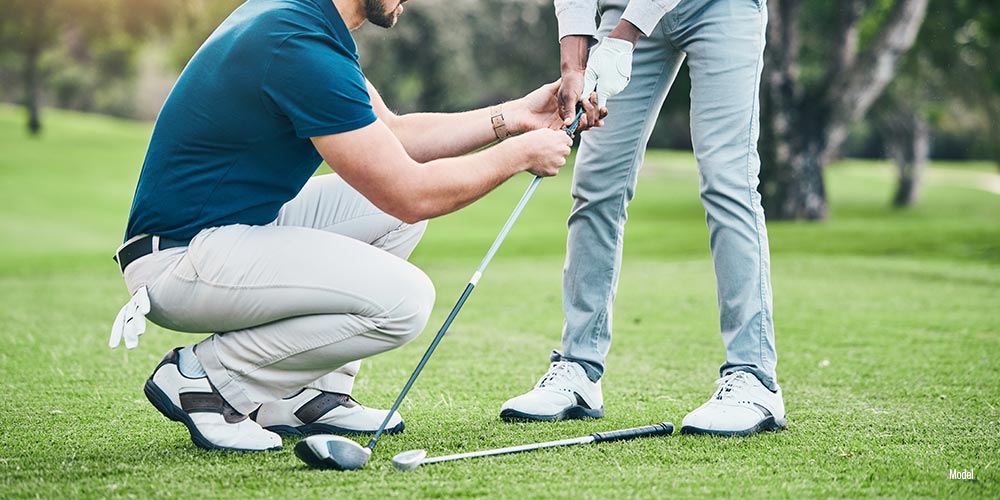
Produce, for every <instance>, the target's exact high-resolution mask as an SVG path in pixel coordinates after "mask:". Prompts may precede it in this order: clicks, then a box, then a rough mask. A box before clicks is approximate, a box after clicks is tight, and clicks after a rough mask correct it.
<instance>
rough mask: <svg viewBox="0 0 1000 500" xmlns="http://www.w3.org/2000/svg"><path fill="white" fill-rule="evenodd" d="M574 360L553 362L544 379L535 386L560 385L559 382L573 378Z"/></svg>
mask: <svg viewBox="0 0 1000 500" xmlns="http://www.w3.org/2000/svg"><path fill="white" fill-rule="evenodd" d="M572 363H573V362H572V361H556V362H555V363H552V367H551V368H549V371H548V372H547V373H546V374H545V375H543V376H542V379H541V380H539V381H538V383H537V384H535V387H538V388H542V387H545V386H547V385H550V384H552V385H559V382H562V381H566V380H572V379H573V376H574V375H576V374H575V373H574V370H573V367H572V366H571V364H572Z"/></svg>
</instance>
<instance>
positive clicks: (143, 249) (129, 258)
mask: <svg viewBox="0 0 1000 500" xmlns="http://www.w3.org/2000/svg"><path fill="white" fill-rule="evenodd" d="M159 240H160V244H159V248H157V249H156V250H166V249H168V248H177V247H186V246H188V244H189V243H191V239H190V238H188V239H186V240H172V239H170V238H159ZM151 253H153V236H150V235H147V236H143V237H142V238H139V239H137V240H135V241H133V242H132V243H129V244H128V245H125V246H124V247H122V249H121V250H119V251H118V253H117V254H115V256H114V259H115V262H117V263H118V266H119V267H121V269H122V272H125V268H126V267H127V266H128V265H129V264H131V263H132V262H133V261H135V260H136V259H138V258H139V257H145V256H147V255H149V254H151Z"/></svg>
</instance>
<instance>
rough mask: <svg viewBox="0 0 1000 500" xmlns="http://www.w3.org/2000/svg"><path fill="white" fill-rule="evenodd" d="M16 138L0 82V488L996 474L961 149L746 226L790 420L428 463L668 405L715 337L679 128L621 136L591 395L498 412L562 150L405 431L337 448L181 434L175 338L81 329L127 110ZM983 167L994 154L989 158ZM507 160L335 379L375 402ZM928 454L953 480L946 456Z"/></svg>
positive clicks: (109, 315)
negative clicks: (758, 264)
mask: <svg viewBox="0 0 1000 500" xmlns="http://www.w3.org/2000/svg"><path fill="white" fill-rule="evenodd" d="M45 118H46V125H47V129H46V132H45V135H44V136H43V137H41V138H40V139H28V138H26V137H25V135H24V132H23V130H22V124H21V119H22V117H21V114H20V111H19V110H16V109H14V108H9V107H0V152H2V153H0V208H2V211H0V235H2V236H0V238H2V244H0V301H2V303H3V304H4V307H3V308H2V309H0V389H2V391H3V397H2V398H0V492H2V493H0V496H2V497H4V498H30V497H42V498H65V497H130V498H148V497H186V498H191V497H195V498H291V497H296V498H334V497H349V498H360V497H369V498H378V497H381V496H390V495H393V496H406V497H450V496H461V497H520V498H548V497H585V498H656V497H667V496H678V497H689V498H690V497H721V496H729V497H731V496H741V497H751V498H753V497H765V498H766V497H856V496H881V497H953V498H970V497H980V498H997V497H998V496H1000V486H998V484H1000V483H998V481H1000V472H998V467H1000V464H998V462H1000V444H998V443H1000V410H998V405H1000V384H998V381H1000V361H998V359H1000V195H997V194H994V193H990V192H988V191H986V190H984V189H979V188H976V187H975V186H977V185H982V184H983V182H984V179H987V180H988V179H990V178H991V176H993V177H994V178H995V176H996V173H995V172H996V170H995V168H994V167H992V166H990V165H987V164H972V165H969V164H965V165H958V166H954V165H949V166H948V168H935V169H933V170H932V175H931V176H930V178H929V181H928V185H927V187H926V191H925V195H924V199H923V201H922V203H921V204H920V205H919V206H918V207H916V208H914V209H912V210H909V211H905V212H896V211H893V210H892V209H890V208H888V206H887V201H888V199H889V195H890V191H891V187H892V186H891V177H890V172H891V171H890V169H889V167H888V166H887V165H885V164H882V163H873V162H854V161H851V162H843V163H841V164H838V165H836V166H834V167H832V168H831V169H830V170H829V172H828V185H829V189H830V198H831V202H832V207H833V212H832V217H831V220H830V221H829V222H827V223H823V224H801V223H780V224H779V223H773V224H771V226H770V231H771V244H772V249H773V281H774V300H775V321H776V324H777V331H778V348H779V354H780V363H779V377H780V380H781V382H782V385H783V388H784V390H785V402H786V405H787V409H788V413H789V420H790V429H789V430H788V431H787V432H782V433H776V434H767V435H761V436H754V437H750V438H745V439H725V438H714V437H690V436H680V435H674V436H671V437H668V438H656V439H647V440H641V441H633V442H629V443H607V444H602V445H596V446H581V447H574V448H565V449H558V450H546V451H540V452H536V453H531V454H524V455H517V456H508V457H497V458H488V459H480V460H475V461H466V462H458V463H450V464H438V465H432V466H427V467H423V468H420V469H418V470H416V471H414V472H410V473H406V474H405V475H404V474H403V473H399V472H396V471H394V470H393V469H392V467H391V465H390V462H389V459H390V458H391V457H392V456H393V455H394V454H396V453H398V452H400V451H403V450H408V449H413V448H425V449H427V450H428V451H429V453H430V455H439V454H445V453H453V452H461V451H469V450H476V449H484V448H493V447H501V446H509V445H513V444H522V443H530V442H536V441H545V440H554V439H562V438H566V437H575V436H579V435H585V434H589V433H591V432H596V431H601V430H610V429H616V428H623V427H631V426H637V425H645V424H650V423H654V422H659V421H673V422H674V423H675V424H679V423H680V420H681V419H682V418H683V416H684V415H685V413H686V412H687V411H689V410H690V409H691V408H693V407H695V406H697V405H698V404H700V403H701V402H702V401H703V400H704V399H705V398H706V397H708V395H709V394H710V393H711V391H712V390H713V389H714V385H713V384H712V382H713V380H714V378H715V376H716V374H717V371H716V370H717V366H718V364H719V363H720V362H721V360H722V348H721V344H720V341H719V338H718V334H717V333H716V331H717V316H716V304H715V291H714V277H713V274H712V266H711V260H710V259H709V255H708V249H707V235H706V230H705V226H704V216H703V213H702V210H701V208H700V205H699V202H698V198H697V183H698V181H697V174H696V172H695V170H694V165H693V159H692V157H691V155H690V154H688V153H677V152H653V153H651V154H650V155H649V157H648V158H647V165H646V167H645V169H644V171H643V174H642V179H641V183H640V186H639V189H638V198H637V200H636V202H635V203H634V204H633V206H632V208H631V211H630V214H631V220H630V223H629V227H628V231H627V233H626V249H625V254H626V260H625V265H624V269H623V273H622V277H621V291H620V293H619V296H618V302H617V306H616V309H615V325H616V335H615V341H614V346H613V348H612V352H611V356H610V359H609V371H608V374H607V376H606V377H605V381H604V384H605V385H604V390H605V399H606V401H605V404H606V407H607V416H606V417H605V418H604V419H603V420H596V421H587V422H568V423H558V424H534V425H530V424H513V425H512V424H505V423H501V422H500V421H499V420H498V418H497V412H498V410H499V406H500V404H501V403H502V402H503V401H504V400H505V399H506V398H508V397H510V396H512V395H515V394H518V393H520V392H522V391H524V390H527V389H528V388H530V387H531V385H532V384H533V383H534V382H535V380H536V379H537V377H538V376H540V375H541V374H542V373H543V372H544V370H545V368H546V355H547V353H548V351H549V350H550V349H552V348H554V347H558V339H559V332H560V323H561V311H560V300H561V299H560V271H561V267H562V253H563V249H564V245H565V218H566V213H567V210H568V207H569V197H568V191H569V181H570V176H569V175H568V174H569V172H566V173H565V174H564V175H561V176H559V177H558V178H555V179H549V180H546V181H545V182H544V183H543V184H542V186H541V187H540V188H539V191H538V193H537V194H536V196H535V198H534V199H533V200H532V201H531V203H530V204H529V206H528V209H527V211H526V212H525V214H524V215H523V217H522V219H521V220H520V221H519V222H518V224H517V225H516V226H515V228H514V230H513V231H512V233H511V235H510V237H509V239H508V241H507V243H506V244H505V246H504V248H503V249H501V251H500V253H499V254H498V256H497V258H496V259H495V260H494V261H493V263H492V265H491V267H490V269H489V270H488V271H487V273H486V275H485V276H484V278H483V279H482V281H481V282H480V286H479V287H478V288H477V289H476V292H475V293H474V294H473V296H472V297H471V298H470V300H469V302H468V304H467V305H466V307H465V308H464V309H463V311H462V313H461V315H460V316H459V318H458V320H457V321H456V323H455V325H454V326H453V327H452V330H451V331H450V333H449V334H448V336H447V337H446V338H445V340H444V341H443V342H442V344H441V346H440V347H439V349H438V350H437V352H436V353H435V355H434V357H433V358H432V359H431V361H430V363H429V364H428V366H427V368H426V370H425V371H424V373H423V374H422V375H421V377H420V379H419V380H418V381H417V383H416V385H415V386H414V389H413V391H412V392H411V393H410V396H409V397H408V399H407V400H406V401H405V402H404V404H403V408H402V411H403V415H404V416H405V418H406V421H407V430H406V432H405V433H404V434H402V435H398V436H387V437H385V438H384V439H382V441H381V442H380V444H379V446H378V448H377V449H376V452H375V454H374V456H373V457H372V460H371V462H370V463H369V465H368V467H366V468H365V469H364V470H362V471H357V472H352V473H338V472H329V471H327V472H321V471H313V470H308V469H305V468H304V467H303V466H302V465H301V464H300V463H299V462H298V461H297V460H296V459H295V457H294V456H293V454H292V452H291V445H292V444H293V441H286V449H285V450H284V451H281V452H278V453H270V454H229V453H218V452H211V453H210V452H204V451H201V450H199V449H197V448H195V447H194V445H193V444H192V443H191V442H190V440H189V439H188V437H187V433H186V431H185V430H184V428H183V427H182V426H181V425H179V424H176V423H173V422H169V421H167V420H166V419H165V418H163V417H162V416H160V415H159V414H158V413H156V411H155V410H153V408H152V407H151V406H150V405H149V404H148V403H147V402H146V401H145V399H144V397H143V395H142V383H143V381H144V380H145V378H146V377H147V376H148V374H149V372H150V371H151V370H152V368H153V367H154V365H155V363H156V362H157V361H158V360H159V359H160V357H161V356H162V355H163V353H164V352H165V351H166V350H168V349H169V348H171V347H173V346H175V345H181V344H185V343H190V342H193V341H195V340H196V339H198V338H200V337H199V336H193V335H190V334H180V333H174V332H168V331H164V330H162V329H159V328H152V329H151V331H150V332H148V333H147V334H146V335H145V336H143V337H142V342H141V344H140V347H139V348H138V349H137V350H134V351H125V350H123V349H122V350H117V351H111V350H108V349H107V346H106V332H107V329H108V326H109V324H110V321H111V320H112V319H113V318H114V315H115V313H116V312H117V310H118V307H120V306H121V304H122V303H123V301H124V300H125V299H126V292H125V291H124V289H123V286H122V284H121V279H120V277H119V275H118V274H117V272H116V270H115V267H114V264H113V263H112V262H111V260H110V258H109V254H110V252H111V251H112V250H113V248H114V247H115V246H116V243H117V242H118V241H119V240H120V233H121V231H122V227H123V225H124V222H125V217H126V216H127V212H128V207H129V203H130V200H131V195H132V190H133V188H134V183H135V179H136V177H137V175H138V168H139V164H140V163H141V160H142V155H143V152H144V149H145V146H146V140H147V139H148V134H149V131H150V127H149V125H147V124H135V123H131V122H122V121H115V120H110V119H106V118H100V117H93V116H85V115H78V114H71V113H61V112H55V111H49V112H46V115H45ZM994 180H995V179H994ZM528 181H529V179H528V177H527V176H524V177H519V178H516V179H514V180H513V181H511V182H510V183H508V184H507V185H506V186H504V187H502V188H501V189H500V190H498V191H497V192H496V193H494V194H491V195H490V196H488V197H487V198H486V199H484V200H482V201H481V202H479V203H476V204H475V205H473V206H472V207H470V208H469V209H467V210H465V211H463V212H461V213H459V214H454V215H450V216H447V217H444V218H442V219H440V220H437V221H434V222H433V223H432V224H431V225H430V228H429V230H428V233H427V235H426V237H425V240H424V242H423V243H422V244H421V246H420V247H419V248H418V250H417V252H416V253H415V254H414V256H413V261H414V262H415V263H417V264H418V265H419V266H421V267H422V268H424V269H425V270H426V271H427V273H428V274H429V275H430V276H431V278H432V279H433V280H434V282H435V284H436V286H437V291H438V303H437V306H436V308H435V313H434V316H433V317H432V319H431V322H430V325H429V326H428V330H427V331H426V332H425V333H424V335H423V336H421V337H420V338H418V339H417V340H416V341H414V342H413V343H412V344H411V345H408V346H406V347H404V348H402V349H399V350H397V351H395V352H391V353H387V354H386V355H383V356H379V357H376V358H374V359H371V360H369V361H367V362H366V363H365V367H364V368H363V370H362V373H361V376H360V377H359V379H358V382H357V386H356V390H355V396H356V397H357V398H358V399H359V400H361V401H362V402H364V403H366V404H368V405H372V406H381V407H386V406H388V405H389V404H391V402H392V400H393V399H394V398H395V396H396V394H397V393H398V391H399V389H400V388H401V387H402V385H403V383H404V382H405V380H406V378H407V377H408V376H409V373H410V371H411V370H412V368H413V366H414V365H415V364H416V362H417V360H418V359H419V357H420V355H421V354H422V352H423V350H424V349H425V347H426V346H427V343H428V342H430V340H431V338H432V335H433V333H434V331H435V330H436V329H437V327H438V326H439V325H440V323H441V321H442V320H443V319H444V316H445V315H446V314H447V312H448V310H449V309H450V308H451V306H452V304H453V303H454V300H455V299H457V297H458V295H459V293H460V292H461V290H462V288H463V287H464V285H465V282H466V280H467V279H468V278H469V275H470V274H471V273H472V271H473V270H474V269H475V266H476V265H477V264H478V261H479V259H480V258H481V256H482V254H483V253H484V252H485V250H486V249H487V247H488V246H489V244H490V242H491V241H492V239H493V237H494V236H495V235H496V233H497V231H498V230H499V229H500V226H501V225H502V224H503V221H504V220H505V219H506V217H507V215H508V214H509V212H510V210H511V208H512V207H513V205H514V203H515V202H516V200H517V198H518V197H519V196H520V193H521V192H522V191H523V189H524V187H525V186H527V183H528ZM950 469H957V470H958V471H962V470H974V474H975V480H974V481H960V480H949V479H948V476H949V471H950Z"/></svg>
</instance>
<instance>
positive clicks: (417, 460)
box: [392, 450, 427, 472]
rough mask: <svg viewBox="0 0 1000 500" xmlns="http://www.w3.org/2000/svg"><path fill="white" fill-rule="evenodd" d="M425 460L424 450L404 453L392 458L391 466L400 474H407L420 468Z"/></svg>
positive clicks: (425, 452)
mask: <svg viewBox="0 0 1000 500" xmlns="http://www.w3.org/2000/svg"><path fill="white" fill-rule="evenodd" d="M425 458H427V451H426V450H410V451H404V452H402V453H399V454H397V455H396V456H394V457H392V466H393V467H395V468H396V470H398V471H400V472H407V471H411V470H413V469H416V468H417V467H420V464H422V463H424V459H425Z"/></svg>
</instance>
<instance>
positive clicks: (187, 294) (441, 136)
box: [111, 0, 596, 451]
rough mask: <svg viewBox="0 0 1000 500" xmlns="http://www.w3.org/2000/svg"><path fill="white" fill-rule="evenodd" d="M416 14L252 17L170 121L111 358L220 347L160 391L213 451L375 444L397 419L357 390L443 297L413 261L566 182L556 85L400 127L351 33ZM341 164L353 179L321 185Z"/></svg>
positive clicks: (231, 26) (201, 69)
mask: <svg viewBox="0 0 1000 500" xmlns="http://www.w3.org/2000/svg"><path fill="white" fill-rule="evenodd" d="M387 2H388V3H387ZM402 11H403V7H402V2H399V1H397V0H249V1H248V2H246V3H245V4H243V5H242V6H241V7H240V8H238V9H237V10H236V11H235V12H233V14H232V15H231V16H230V17H229V18H228V19H227V20H226V21H225V22H224V23H223V24H222V25H221V26H220V27H219V28H218V29H217V30H216V31H215V33H213V34H212V36H211V37H210V38H209V39H208V40H207V41H206V42H205V44H204V45H203V46H202V47H201V49H200V50H199V51H198V52H197V53H196V54H195V56H194V57H193V58H192V60H191V61H190V63H189V64H188V66H187V67H186V68H185V70H184V72H183V73H182V74H181V76H180V79H179V80H178V82H177V84H176V86H175V87H174V89H173V91H172V92H171V94H170V96H169V98H168V99H167V101H166V103H165V104H164V106H163V109H162V111H161V113H160V115H159V117H158V119H157V122H156V126H155V129H154V132H153V136H152V139H151V141H150V145H149V150H148V152H147V154H146V158H145V163H144V165H143V168H142V173H141V175H140V178H139V183H138V187H137V189H136V193H135V199H134V202H133V205H132V211H131V215H130V216H129V220H128V227H127V231H126V234H125V243H124V244H123V245H122V246H121V247H120V248H119V249H118V252H117V253H116V260H117V261H118V263H119V266H120V267H121V269H122V272H123V275H124V278H125V283H126V285H127V286H128V290H129V292H130V293H131V294H132V299H131V300H130V301H129V303H128V304H126V306H125V307H124V308H123V309H122V311H121V312H120V313H119V316H118V318H117V320H116V322H115V326H114V327H113V328H112V338H111V344H112V347H114V346H116V345H118V343H119V342H120V341H121V339H122V338H123V337H124V340H125V344H126V346H127V347H130V348H131V347H135V345H136V343H137V340H138V339H137V336H138V334H140V333H141V332H142V331H143V330H144V328H145V326H144V325H145V316H148V317H149V319H150V320H152V321H153V322H154V323H156V324H158V325H161V326H163V327H165V328H169V329H172V330H178V331H184V332H214V334H213V335H211V336H210V337H208V338H206V339H205V340H203V341H201V342H199V343H197V344H195V345H192V346H187V347H183V348H177V349H174V350H172V351H171V352H169V353H168V354H167V356H166V357H165V358H164V359H163V361H162V362H161V363H160V364H159V366H157V367H156V369H155V371H154V372H153V374H152V375H151V376H150V378H149V380H148V381H147V382H146V386H145V393H146V396H147V397H148V398H149V400H150V401H151V402H152V403H153V405H154V406H155V407H156V408H157V410H159V411H160V412H161V413H163V414H164V415H165V416H166V417H167V418H169V419H171V420H175V421H178V422H181V423H183V424H184V425H185V426H187V428H188V430H189V431H190V433H191V439H192V440H193V441H194V442H195V444H197V445H198V446H200V447H202V448H206V449H223V450H242V451H247V450H251V451H256V450H273V449H279V448H280V447H281V439H280V438H279V436H278V434H292V435H298V434H309V433H316V432H333V433H341V434H344V433H368V432H374V430H375V429H376V428H377V427H378V425H379V424H380V423H381V422H382V420H383V419H384V418H385V415H386V412H385V411H383V410H373V409H369V408H365V407H363V406H362V405H360V404H358V403H357V402H356V401H355V400H354V399H353V398H352V397H351V389H352V385H353V381H354V376H355V374H356V373H357V371H358V367H359V361H358V360H360V359H362V358H366V357H368V356H372V355H375V354H378V353H380V352H384V351H387V350H389V349H392V348H395V347H398V346H400V345H402V344H404V343H406V342H408V341H409V340H411V339H413V338H414V337H415V336H416V335H418V334H419V333H420V331H421V330H422V329H423V328H424V325H425V323H426V322H427V318H428V315H429V313H430V311H431V307H432V305H433V302H434V288H433V286H432V284H431V281H430V280H429V279H428V278H427V276H426V275H425V274H424V273H423V272H422V271H420V270H419V269H418V268H416V267H415V266H413V265H412V264H410V263H409V262H407V260H406V259H407V257H408V256H409V254H410V252H411V251H412V250H413V248H414V246H415V245H416V244H417V242H418V241H419V240H420V237H421V235H422V233H423V231H424V227H425V222H423V221H425V220H426V219H429V218H432V217H436V216H439V215H442V214H447V213H449V212H452V211H455V210H458V209H460V208H462V207H464V206H466V205H468V204H470V203H472V202H473V201H475V200H477V199H478V198H480V197H482V196H483V195H485V194H486V193H488V192H489V191H490V190H492V189H493V188H495V187H497V186H498V185H499V184H501V183H502V182H504V181H505V180H507V179H508V178H510V177H512V176H513V175H515V174H517V173H519V172H522V171H525V170H527V171H530V172H531V173H533V174H536V175H543V176H551V175H555V174H556V173H557V172H558V170H559V168H560V167H561V166H563V165H564V164H565V157H566V155H568V154H569V152H570V139H569V138H568V137H567V136H566V134H565V133H563V132H561V131H560V130H558V129H559V127H560V126H561V125H562V120H561V119H560V118H559V116H558V113H557V110H556V108H557V105H556V99H555V93H556V90H557V86H558V85H557V84H551V85H547V86H544V87H542V88H540V89H539V90H536V91H535V92H532V93H531V94H529V95H527V96H525V97H523V98H521V99H518V100H515V101H512V102H509V103H506V104H504V105H503V106H502V107H499V106H496V107H493V108H490V109H482V110H478V111H470V112H466V113H457V114H412V115H406V116H396V115H394V114H393V113H391V112H390V111H389V110H388V108H387V107H386V106H385V104H384V103H383V102H382V100H381V98H380V97H379V95H378V93H377V92H376V91H375V89H374V88H373V87H372V86H371V84H370V83H368V82H367V80H366V79H365V77H364V75H363V74H362V71H361V67H360V66H359V65H358V55H357V52H356V47H355V43H354V40H353V38H352V36H351V33H350V30H352V29H354V28H357V27H358V26H360V25H361V24H362V23H363V22H364V21H365V20H368V21H370V22H372V23H373V24H377V25H380V26H383V27H387V28H388V27H390V26H392V25H393V24H394V23H395V22H396V19H397V17H398V16H399V15H400V14H401V13H402ZM587 109H588V112H589V113H591V114H595V113H596V111H595V106H594V105H593V104H591V103H589V102H588V103H587ZM595 116H596V115H595ZM511 135H513V136H514V137H512V138H510V139H509V140H507V141H504V142H501V143H500V144H498V145H496V146H495V147H492V148H488V149H485V150H483V151H480V152H477V153H474V154H470V155H465V154H466V153H469V152H470V151H474V150H476V149H479V148H481V147H483V146H485V145H488V144H489V143H492V142H494V141H496V140H497V139H504V138H507V137H508V136H511ZM462 155H465V156H462ZM323 160H326V162H327V163H328V164H329V165H330V166H331V167H332V169H333V171H334V172H335V175H334V174H331V175H321V176H315V177H314V176H313V174H314V172H315V171H316V169H317V167H318V166H319V165H320V164H321V162H322V161H323ZM389 426H390V429H391V430H392V431H397V432H398V431H401V430H402V429H403V422H402V419H401V418H399V417H395V418H394V420H393V421H392V422H390V424H389ZM276 433H277V434H276Z"/></svg>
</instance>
